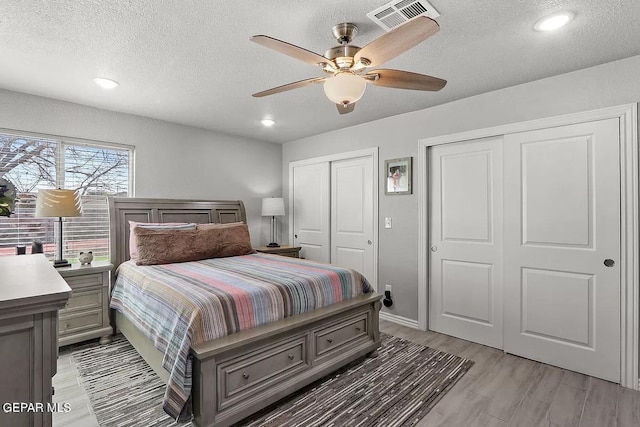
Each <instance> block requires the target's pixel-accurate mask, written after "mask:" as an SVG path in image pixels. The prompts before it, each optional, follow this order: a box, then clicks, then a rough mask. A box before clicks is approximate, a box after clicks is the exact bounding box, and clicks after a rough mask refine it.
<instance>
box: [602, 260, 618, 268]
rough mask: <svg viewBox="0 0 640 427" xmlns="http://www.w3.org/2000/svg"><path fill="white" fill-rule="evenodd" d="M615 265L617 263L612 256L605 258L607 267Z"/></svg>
mask: <svg viewBox="0 0 640 427" xmlns="http://www.w3.org/2000/svg"><path fill="white" fill-rule="evenodd" d="M614 265H616V262H615V261H614V260H612V259H611V258H607V259H605V260H604V266H605V267H613V266H614Z"/></svg>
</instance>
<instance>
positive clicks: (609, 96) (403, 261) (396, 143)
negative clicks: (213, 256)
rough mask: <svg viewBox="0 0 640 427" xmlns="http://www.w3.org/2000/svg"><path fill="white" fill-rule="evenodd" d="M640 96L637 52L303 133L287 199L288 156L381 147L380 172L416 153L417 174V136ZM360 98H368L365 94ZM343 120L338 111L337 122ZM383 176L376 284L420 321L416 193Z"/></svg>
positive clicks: (292, 148)
mask: <svg viewBox="0 0 640 427" xmlns="http://www.w3.org/2000/svg"><path fill="white" fill-rule="evenodd" d="M455 84H456V82H455V81H451V82H449V85H455ZM445 90H446V88H445ZM425 96H429V94H428V93H427V94H425ZM638 101H640V56H635V57H631V58H627V59H624V60H621V61H616V62H612V63H608V64H604V65H600V66H596V67H592V68H588V69H585V70H580V71H576V72H573V73H568V74H564V75H560V76H556V77H551V78H548V79H543V80H538V81H535V82H531V83H527V84H523V85H519V86H514V87H511V88H507V89H502V90H498V91H494V92H490V93H486V94H482V95H477V96H473V97H470V98H466V99H462V100H459V101H455V102H451V103H449V104H444V105H440V106H437V107H433V108H428V109H425V110H421V111H415V112H412V113H407V114H402V115H398V116H395V117H390V118H387V119H382V120H377V121H375V122H371V123H365V124H362V125H358V126H354V127H351V128H347V129H341V130H337V131H333V132H330V133H325V134H321V135H316V136H313V137H309V138H304V139H301V140H297V141H293V142H290V143H287V144H285V145H284V147H283V165H284V169H283V182H284V187H283V188H284V192H285V197H287V196H288V194H286V193H288V182H289V177H288V168H287V165H288V164H289V162H291V161H295V160H301V159H307V158H311V157H317V156H323V155H328V154H334V153H340V152H346V151H351V150H357V149H362V148H368V147H376V146H377V147H380V152H379V153H380V156H379V159H380V165H379V167H380V170H382V169H383V167H384V160H385V159H392V158H397V157H406V156H412V157H414V177H415V176H416V175H417V171H416V169H415V167H416V166H415V159H416V156H417V154H418V140H420V139H423V138H428V137H432V136H438V135H446V134H451V133H457V132H462V131H467V130H473V129H480V128H486V127H491V126H497V125H502V124H508V123H516V122H522V121H527V120H533V119H538V118H543V117H551V116H557V115H561V114H568V113H575V112H580V111H588V110H593V109H597V108H603V107H610V106H614V105H620V104H628V103H637V102H638ZM361 102H367V100H366V96H365V98H364V99H363V100H362V101H361ZM355 114H357V110H356V113H355ZM339 120H340V117H339V116H337V115H336V121H339ZM383 180H384V174H381V181H380V183H379V193H380V194H379V198H380V208H379V209H380V210H379V218H380V224H379V225H378V227H379V235H380V237H379V239H380V241H379V245H378V246H379V248H380V250H379V263H378V266H379V273H378V285H379V287H380V288H381V289H384V287H383V285H384V284H385V283H389V284H392V285H393V291H394V301H395V305H394V307H392V309H391V310H390V311H391V312H392V313H394V314H397V315H400V316H403V317H406V318H410V319H414V320H417V318H418V302H417V297H418V259H417V250H418V240H417V239H418V236H417V229H418V215H417V211H418V200H417V195H416V194H415V192H414V194H413V195H410V196H385V195H384V183H383ZM414 185H415V178H414ZM385 217H392V218H393V228H392V229H390V230H389V229H385V228H384V223H383V221H384V218H385ZM284 227H285V229H286V227H288V225H287V224H285V226H284ZM385 310H386V309H385Z"/></svg>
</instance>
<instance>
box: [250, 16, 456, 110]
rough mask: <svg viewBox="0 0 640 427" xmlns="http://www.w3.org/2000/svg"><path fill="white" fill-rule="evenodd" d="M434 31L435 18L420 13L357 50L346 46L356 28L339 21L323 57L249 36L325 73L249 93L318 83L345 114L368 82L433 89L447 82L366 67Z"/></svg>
mask: <svg viewBox="0 0 640 427" xmlns="http://www.w3.org/2000/svg"><path fill="white" fill-rule="evenodd" d="M439 29H440V26H439V25H438V23H437V22H436V21H434V20H433V19H431V18H428V17H426V16H420V17H418V18H415V19H413V20H411V21H409V22H407V23H406V24H404V25H402V26H400V27H397V28H395V29H393V30H391V31H390V32H388V33H386V34H384V35H382V36H380V37H378V38H377V39H375V40H374V41H372V42H371V43H369V44H367V45H366V46H365V47H363V48H360V47H358V46H353V45H351V44H349V43H351V40H352V39H353V37H354V36H355V35H356V33H357V32H358V27H357V26H356V25H355V24H352V23H349V22H347V23H342V24H338V25H336V26H335V27H333V35H334V36H335V37H336V39H337V40H338V43H340V46H336V47H332V48H331V49H329V50H327V51H326V52H325V54H324V56H321V55H319V54H317V53H314V52H311V51H308V50H306V49H303V48H301V47H298V46H295V45H292V44H290V43H287V42H284V41H282V40H278V39H274V38H272V37H269V36H264V35H258V36H253V37H251V41H252V42H255V43H258V44H260V45H262V46H265V47H268V48H270V49H273V50H277V51H278V52H280V53H284V54H285V55H289V56H291V57H293V58H295V59H299V60H300V61H304V62H306V63H308V64H311V65H315V66H318V67H320V68H321V69H322V70H323V71H324V72H325V73H327V74H328V76H325V77H315V78H311V79H306V80H300V81H297V82H294V83H289V84H286V85H283V86H278V87H274V88H272V89H268V90H265V91H262V92H258V93H254V94H253V96H255V97H263V96H268V95H273V94H275V93H280V92H285V91H288V90H292V89H297V88H300V87H304V86H309V85H312V84H317V83H323V84H324V91H325V94H326V95H327V98H329V99H330V100H331V101H333V102H334V103H335V104H336V106H337V107H338V111H339V112H340V114H346V113H350V112H352V111H353V110H354V108H355V103H356V102H357V101H358V100H359V99H360V98H362V95H364V91H365V89H366V87H367V84H372V85H375V86H384V87H391V88H398V89H413V90H427V91H438V90H440V89H442V88H443V87H444V86H445V85H446V84H447V81H446V80H442V79H439V78H437V77H431V76H427V75H424V74H418V73H411V72H409V71H400V70H390V69H377V70H370V71H367V69H368V68H370V67H377V66H379V65H381V64H383V63H385V62H387V61H389V60H391V59H393V58H395V57H396V56H398V55H400V54H402V53H404V52H406V51H407V50H409V49H411V48H412V47H414V46H416V45H417V44H418V43H420V42H422V41H424V40H426V39H427V38H429V37H430V36H432V35H434V34H435V33H436V32H438V30H439Z"/></svg>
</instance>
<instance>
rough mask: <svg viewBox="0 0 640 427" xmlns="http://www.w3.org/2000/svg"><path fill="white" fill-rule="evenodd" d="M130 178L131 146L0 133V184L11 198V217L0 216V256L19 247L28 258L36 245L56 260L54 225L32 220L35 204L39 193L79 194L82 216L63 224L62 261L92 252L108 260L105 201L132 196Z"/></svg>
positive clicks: (40, 220)
mask: <svg viewBox="0 0 640 427" xmlns="http://www.w3.org/2000/svg"><path fill="white" fill-rule="evenodd" d="M132 176H133V147H132V146H124V145H115V144H108V143H98V142H92V141H91V142H89V141H82V140H75V139H68V138H57V137H46V136H43V135H33V134H14V133H11V132H6V131H0V180H3V181H0V182H2V183H5V184H6V183H7V182H8V185H9V186H12V187H14V188H15V193H16V200H15V204H14V207H13V212H12V214H11V215H10V216H9V217H7V216H0V256H3V255H15V254H16V251H17V247H19V246H25V247H26V249H25V250H26V253H27V254H29V253H31V244H32V242H33V241H34V240H38V241H40V242H42V243H43V248H44V253H45V255H46V256H47V258H49V259H53V258H55V256H56V251H57V244H56V242H57V233H58V229H57V227H56V225H55V222H56V220H57V219H56V218H35V217H34V213H35V200H36V196H37V194H38V190H39V189H46V188H66V189H74V190H78V191H79V192H80V194H81V198H82V211H83V214H82V216H81V217H77V218H66V219H64V221H65V227H64V235H63V237H64V242H63V245H64V251H65V254H64V256H65V258H67V259H68V260H70V261H77V258H78V253H79V252H80V251H93V255H94V259H98V260H100V259H105V260H106V259H108V258H109V212H108V206H107V197H106V196H110V195H112V196H118V197H129V196H131V195H132V194H131V190H132V187H133V185H132V184H133V180H132Z"/></svg>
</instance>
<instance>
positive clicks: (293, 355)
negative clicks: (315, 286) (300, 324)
mask: <svg viewBox="0 0 640 427" xmlns="http://www.w3.org/2000/svg"><path fill="white" fill-rule="evenodd" d="M307 337H308V335H307V334H301V335H298V336H295V337H293V338H287V339H284V340H281V341H278V342H276V343H272V344H269V345H266V346H264V347H262V348H259V349H257V350H255V351H253V352H251V353H249V354H248V355H246V356H244V355H243V356H241V357H240V358H237V357H232V358H229V359H227V360H223V361H221V362H220V364H219V365H218V378H220V380H221V381H220V383H219V388H220V389H219V390H218V393H219V396H220V399H219V401H218V406H219V407H218V410H220V411H222V410H224V409H225V408H228V407H229V406H232V405H234V404H236V403H238V401H240V400H242V399H245V398H247V397H250V396H253V395H255V394H257V393H260V392H264V391H265V390H268V389H269V388H270V387H272V386H273V385H274V384H276V383H278V382H281V381H284V380H286V379H287V378H289V377H291V376H292V375H294V374H296V373H297V372H300V371H302V370H305V369H307V368H308V366H309V361H308V356H307Z"/></svg>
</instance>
